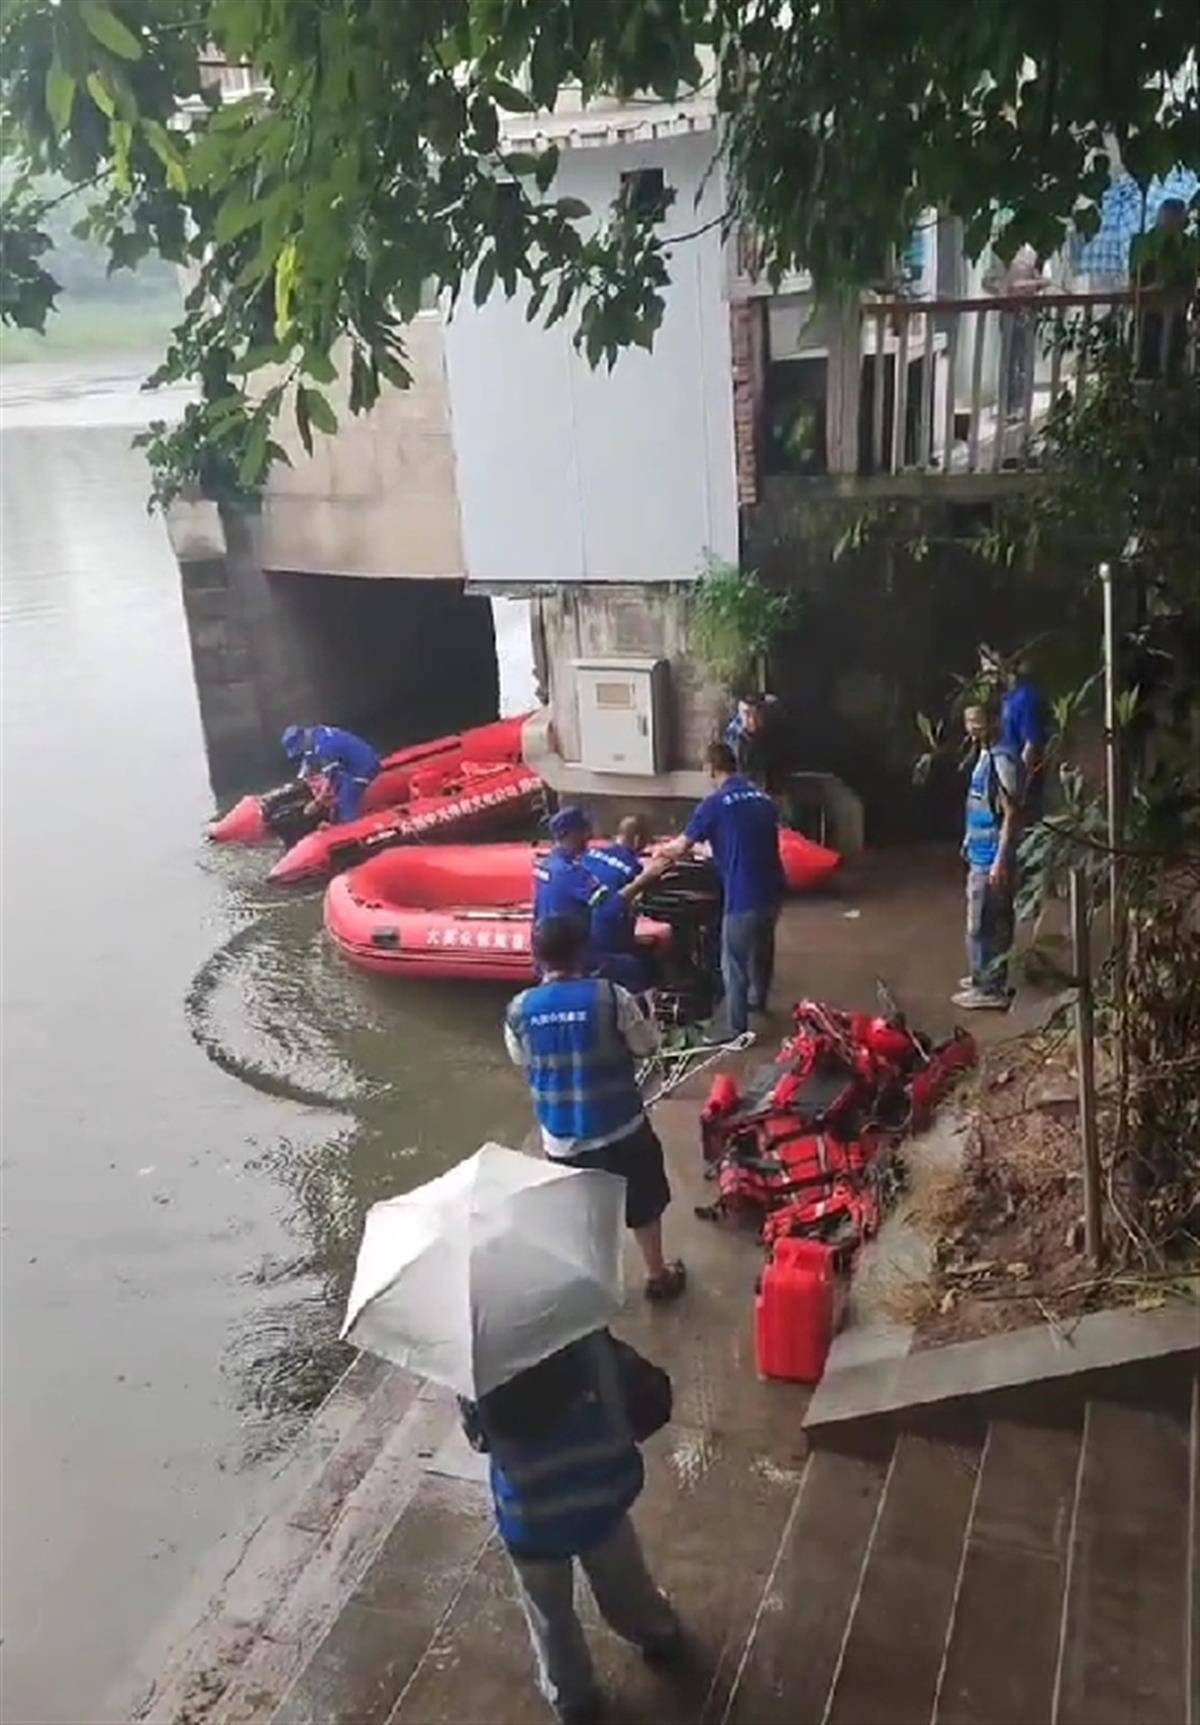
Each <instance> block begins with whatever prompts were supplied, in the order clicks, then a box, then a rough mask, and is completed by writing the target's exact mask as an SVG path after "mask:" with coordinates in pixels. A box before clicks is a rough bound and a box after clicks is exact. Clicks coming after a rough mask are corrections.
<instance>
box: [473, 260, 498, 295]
mask: <svg viewBox="0 0 1200 1725" xmlns="http://www.w3.org/2000/svg"><path fill="white" fill-rule="evenodd" d="M495 284H496V254H495V252H494V251H491V252H488V253H486V254H485V256H484V257H482V258H480V260H479V267H478V269H477V270H476V271H475V286H474V287H473V288H472V290H471V297H472V299H473V300H474V301H475V304H476V305H483V303H484V301H485V300H486V299H487V297H488V295H489V294H490V293H491V291H492V288H493V287H494V286H495Z"/></svg>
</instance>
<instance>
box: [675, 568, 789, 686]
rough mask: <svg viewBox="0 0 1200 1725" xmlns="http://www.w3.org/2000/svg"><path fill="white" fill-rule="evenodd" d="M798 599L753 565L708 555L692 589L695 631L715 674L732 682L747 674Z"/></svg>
mask: <svg viewBox="0 0 1200 1725" xmlns="http://www.w3.org/2000/svg"><path fill="white" fill-rule="evenodd" d="M795 603H796V601H795V596H794V594H792V593H790V592H772V590H771V589H770V588H769V587H766V586H764V585H763V583H762V582H761V581H760V580H759V578H758V576H757V574H755V572H754V571H753V570H752V569H747V570H742V569H739V568H737V567H736V565H735V564H732V563H720V562H716V561H710V562H709V563H708V565H707V567H706V568H705V570H704V572H703V573H702V574H701V575H700V577H699V579H698V580H697V582H696V585H695V587H694V589H693V591H692V636H693V639H694V641H695V645H696V650H697V652H698V653H699V655H700V657H701V659H702V660H703V661H704V663H705V665H706V666H707V668H708V670H709V671H710V672H711V673H712V675H713V676H714V677H716V678H717V679H718V680H719V681H720V682H722V683H725V684H727V685H728V686H730V687H732V686H733V685H734V684H735V683H736V682H737V681H738V680H739V679H740V678H744V677H745V676H747V675H748V674H749V673H750V672H751V671H752V670H753V669H754V668H755V661H756V660H761V659H762V658H764V657H765V655H766V654H767V652H768V651H769V649H770V647H771V645H772V643H773V642H774V641H775V639H776V638H777V636H779V635H780V634H781V633H782V632H783V630H785V629H786V628H787V627H788V626H789V625H790V624H791V622H792V621H793V617H794V611H795Z"/></svg>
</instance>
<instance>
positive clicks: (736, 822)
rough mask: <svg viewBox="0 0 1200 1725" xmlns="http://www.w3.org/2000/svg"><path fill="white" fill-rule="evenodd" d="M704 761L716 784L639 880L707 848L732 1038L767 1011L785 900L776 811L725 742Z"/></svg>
mask: <svg viewBox="0 0 1200 1725" xmlns="http://www.w3.org/2000/svg"><path fill="white" fill-rule="evenodd" d="M704 764H705V767H706V769H707V771H708V776H709V778H710V779H711V780H712V784H713V789H712V791H711V793H710V794H709V795H708V796H707V797H705V798H704V800H703V802H700V803H698V804H697V805H696V808H695V810H694V812H693V814H692V818H691V820H690V821H689V822H688V824H687V827H686V828H685V830H684V832H683V834H682V835H681V836H680V837H679V838H677V839H672V840H671V842H670V843H669V844H666V845H664V846H663V847H662V849H661V850H660V851H659V853H658V855H657V856H656V857H655V858H654V860H653V861H652V862H651V863H650V864H649V865H648V866H647V868H646V870H645V872H644V873H643V875H642V877H641V880H640V881H638V882H636V883H635V890H640V889H641V887H642V885H643V884H644V883H648V882H649V881H650V880H653V879H655V878H656V877H657V876H658V875H659V874H662V873H663V872H664V870H665V869H667V868H668V867H669V866H670V865H671V863H673V862H676V861H678V859H679V858H680V857H682V856H686V855H687V853H688V852H689V851H690V850H691V849H692V848H693V846H695V845H698V844H707V845H710V846H711V847H712V854H713V861H714V862H715V863H716V865H717V873H718V874H719V875H720V877H721V887H722V891H723V895H724V903H723V908H722V917H721V976H722V980H723V981H724V984H725V1012H726V1017H727V1020H728V1025H729V1034H730V1036H741V1035H742V1033H743V1032H744V1031H745V1030H746V1029H747V1028H748V1026H749V1021H750V1013H751V1012H765V1011H766V1007H767V997H768V995H769V994H770V991H771V978H772V976H773V974H774V970H775V924H776V923H777V922H778V920H779V907H780V905H781V904H782V902H783V891H784V884H785V883H784V874H783V863H782V862H781V861H780V857H779V810H778V809H777V808H776V806H775V804H774V802H773V801H772V799H771V798H770V797H769V796H768V795H767V793H766V792H765V791H762V790H760V789H759V788H758V786H757V785H753V784H751V783H750V780H749V779H747V778H743V777H742V775H741V774H740V773H739V772H738V771H737V762H736V761H735V760H734V756H733V751H732V749H731V748H730V747H729V745H728V744H727V743H713V744H712V745H711V746H710V747H709V748H708V750H707V751H706V753H705V756H704Z"/></svg>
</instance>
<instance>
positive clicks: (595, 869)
mask: <svg viewBox="0 0 1200 1725" xmlns="http://www.w3.org/2000/svg"><path fill="white" fill-rule="evenodd" d="M583 865H584V867H585V868H586V869H587V871H588V873H589V874H590V875H591V877H592V879H593V881H594V882H595V883H596V885H597V886H600V887H603V888H604V889H605V890H606V892H607V893H608V894H609V896H608V897H607V898H605V899H602V900H601V902H600V903H599V904H596V905H593V907H592V944H593V946H594V947H595V948H596V949H597V951H598V952H636V950H637V940H636V936H635V930H636V928H637V912H636V910H635V909H634V907H633V906H632V905H631V904H629V903H627V902H626V900H625V899H623V898H622V897H621V896H620V893H621V888H622V887H625V886H628V885H629V883H630V881H633V880H636V879H637V877H638V876H639V875H640V874H641V872H642V864H641V860H640V858H639V857H638V854H637V852H636V851H635V850H632V849H631V848H630V847H629V845H623V844H610V845H604V846H603V847H599V846H597V847H594V848H592V849H590V850H587V851H585V852H584V855H583Z"/></svg>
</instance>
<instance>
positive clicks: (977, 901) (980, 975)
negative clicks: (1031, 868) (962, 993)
mask: <svg viewBox="0 0 1200 1725" xmlns="http://www.w3.org/2000/svg"><path fill="white" fill-rule="evenodd" d="M1015 932H1016V919H1015V917H1014V915H1013V895H1012V887H1011V886H1006V887H994V886H989V885H988V871H987V869H985V868H974V867H971V866H968V868H967V968H968V969H969V970H970V972H971V986H972V987H973V988H978V989H980V990H981V991H982V992H983V993H984V994H1004V993H1006V992H1007V990H1008V955H1009V952H1010V951H1011V949H1012V943H1013V938H1014V935H1015Z"/></svg>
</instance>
